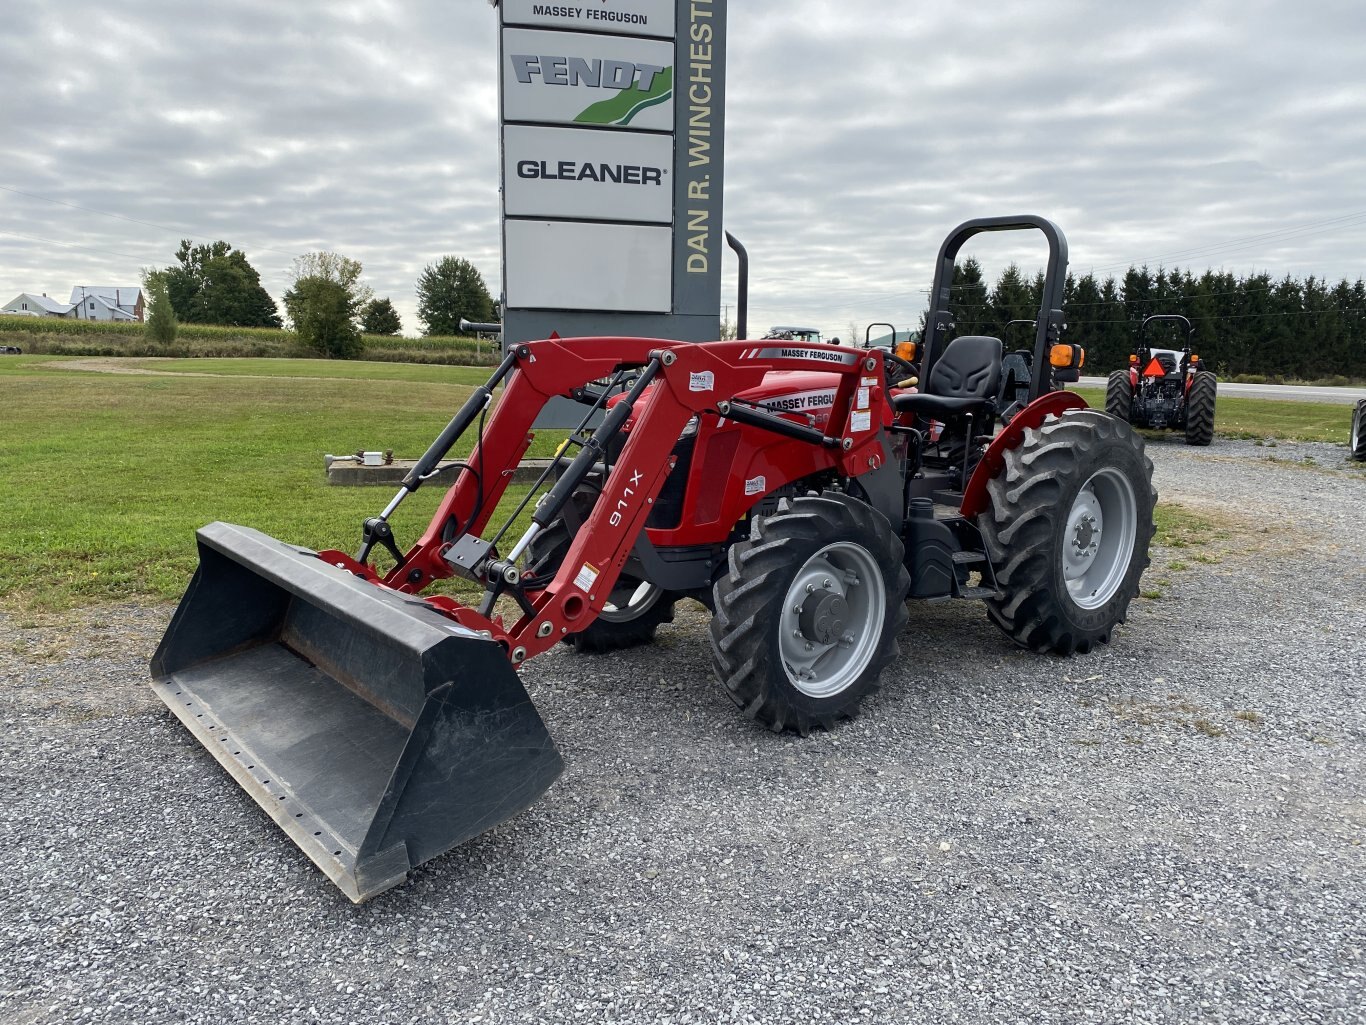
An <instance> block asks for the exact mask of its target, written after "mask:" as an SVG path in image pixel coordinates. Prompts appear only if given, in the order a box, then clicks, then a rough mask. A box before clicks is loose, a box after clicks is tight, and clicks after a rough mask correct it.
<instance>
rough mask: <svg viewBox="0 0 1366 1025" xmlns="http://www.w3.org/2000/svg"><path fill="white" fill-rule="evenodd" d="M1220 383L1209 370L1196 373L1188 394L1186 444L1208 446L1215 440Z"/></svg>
mask: <svg viewBox="0 0 1366 1025" xmlns="http://www.w3.org/2000/svg"><path fill="white" fill-rule="evenodd" d="M1218 391H1219V381H1218V379H1217V378H1216V377H1215V376H1214V375H1213V374H1211V373H1210V372H1209V371H1208V370H1199V371H1196V374H1195V378H1194V380H1192V381H1191V390H1190V391H1189V392H1187V393H1186V444H1187V445H1208V444H1209V443H1210V442H1211V441H1213V440H1214V399H1215V395H1216V394H1217V393H1218Z"/></svg>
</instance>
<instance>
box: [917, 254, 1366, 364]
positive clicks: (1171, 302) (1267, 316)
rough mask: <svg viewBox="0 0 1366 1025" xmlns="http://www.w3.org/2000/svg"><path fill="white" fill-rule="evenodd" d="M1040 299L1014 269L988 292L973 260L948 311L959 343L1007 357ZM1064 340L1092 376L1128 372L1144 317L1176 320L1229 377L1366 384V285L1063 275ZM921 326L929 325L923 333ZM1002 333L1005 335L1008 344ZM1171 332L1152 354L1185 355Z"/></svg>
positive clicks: (1034, 285)
mask: <svg viewBox="0 0 1366 1025" xmlns="http://www.w3.org/2000/svg"><path fill="white" fill-rule="evenodd" d="M1042 294H1043V273H1042V272H1039V273H1037V274H1035V275H1034V276H1033V277H1030V276H1028V275H1027V274H1025V273H1023V272H1022V271H1021V270H1020V268H1019V267H1018V266H1016V265H1015V264H1011V265H1010V266H1009V267H1007V268H1006V269H1005V270H1004V271H1003V272H1002V273H1001V276H1000V278H999V279H998V280H997V281H996V283H995V284H994V285H992V286H988V284H987V282H986V281H985V280H984V279H983V275H982V268H981V265H980V264H978V263H977V261H976V260H975V259H972V258H969V259H966V260H964V261H962V262H961V263H960V264H959V265H958V266H956V267H955V268H954V276H953V290H952V292H951V299H950V304H949V305H950V311H951V312H952V314H953V318H954V323H955V324H956V325H957V328H956V333H957V334H960V335H967V334H986V335H995V336H997V337H1001V338H1002V340H1003V341H1004V342H1005V343H1006V348H1007V349H1013V348H1027V347H1029V346H1030V345H1031V344H1032V334H1031V332H1030V331H1029V329H1028V328H1025V327H1014V328H1011V329H1009V331H1008V332H1006V325H1007V324H1008V323H1009V322H1010V321H1012V320H1030V321H1032V320H1034V318H1035V317H1036V316H1037V314H1038V309H1039V302H1040V297H1041V296H1042ZM1063 312H1064V314H1065V315H1066V320H1067V325H1068V330H1067V336H1066V337H1067V340H1068V341H1070V342H1076V343H1079V344H1081V345H1082V346H1084V347H1085V348H1086V366H1087V369H1088V370H1089V371H1092V372H1095V373H1098V374H1103V373H1105V372H1107V371H1109V370H1113V369H1115V368H1117V367H1121V366H1124V365H1125V364H1127V362H1128V358H1129V353H1130V352H1132V351H1133V347H1134V345H1135V342H1136V340H1137V338H1138V334H1139V325H1140V324H1142V322H1143V319H1144V318H1145V317H1149V316H1152V315H1154V314H1159V313H1177V314H1180V315H1182V316H1184V317H1186V318H1187V319H1188V320H1190V322H1191V327H1192V328H1193V329H1194V334H1193V337H1192V339H1191V346H1192V347H1193V348H1194V350H1195V351H1196V352H1197V353H1198V354H1199V355H1200V357H1201V359H1203V360H1204V361H1205V362H1206V363H1207V364H1208V365H1209V366H1211V367H1213V368H1215V370H1216V371H1217V372H1218V373H1219V374H1220V375H1221V376H1224V377H1232V376H1236V375H1239V374H1257V375H1264V376H1267V377H1283V378H1293V379H1298V380H1319V379H1322V378H1327V377H1352V378H1363V377H1366V284H1363V282H1362V280H1361V279H1360V278H1358V279H1357V281H1356V282H1355V283H1349V282H1348V281H1346V280H1345V279H1344V280H1342V281H1339V282H1338V283H1337V284H1331V283H1329V282H1328V281H1326V280H1324V279H1322V278H1317V277H1314V276H1312V275H1311V276H1310V277H1308V278H1305V279H1304V280H1299V279H1296V278H1292V277H1288V276H1287V277H1284V278H1280V279H1276V278H1273V277H1272V276H1271V275H1270V274H1266V273H1261V274H1251V275H1235V274H1233V273H1231V272H1228V271H1214V270H1206V271H1204V272H1203V273H1201V274H1199V275H1198V276H1197V275H1196V274H1195V273H1194V272H1192V271H1191V270H1189V269H1180V268H1175V267H1174V268H1172V269H1170V270H1166V269H1163V268H1158V269H1157V271H1155V272H1154V271H1152V270H1150V269H1149V268H1148V267H1146V266H1145V267H1130V268H1129V269H1128V271H1126V272H1125V274H1124V276H1123V277H1122V278H1118V279H1116V278H1114V277H1108V278H1105V279H1104V280H1103V281H1102V280H1099V279H1097V278H1096V277H1095V276H1094V275H1091V274H1086V275H1083V276H1081V277H1078V276H1076V275H1074V274H1068V275H1067V282H1066V288H1065V290H1064V295H1063ZM922 326H923V325H922ZM1002 332H1006V333H1005V334H1002ZM1181 334H1182V332H1181V331H1180V330H1179V328H1177V327H1176V326H1175V325H1173V324H1171V323H1170V322H1169V323H1165V324H1164V323H1157V324H1153V325H1151V326H1150V327H1149V329H1148V331H1147V332H1146V333H1145V340H1146V341H1147V343H1148V344H1150V345H1154V346H1158V347H1162V348H1180V347H1181V346H1182V345H1183V344H1184V342H1185V339H1184V338H1181V337H1180V335H1181Z"/></svg>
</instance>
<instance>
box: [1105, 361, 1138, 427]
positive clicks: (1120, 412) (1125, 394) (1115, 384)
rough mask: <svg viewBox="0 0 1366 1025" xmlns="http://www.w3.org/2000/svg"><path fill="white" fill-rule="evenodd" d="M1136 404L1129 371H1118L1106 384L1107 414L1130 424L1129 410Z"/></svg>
mask: <svg viewBox="0 0 1366 1025" xmlns="http://www.w3.org/2000/svg"><path fill="white" fill-rule="evenodd" d="M1133 404H1134V389H1133V385H1131V384H1130V383H1129V371H1127V370H1116V371H1115V372H1114V373H1112V374H1111V375H1110V379H1109V380H1108V381H1106V382H1105V412H1107V413H1109V414H1110V415H1111V416H1117V417H1119V418H1120V419H1121V420H1123V421H1124V422H1125V423H1128V422H1129V410H1130V409H1131V408H1133Z"/></svg>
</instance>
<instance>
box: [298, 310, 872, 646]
mask: <svg viewBox="0 0 1366 1025" xmlns="http://www.w3.org/2000/svg"><path fill="white" fill-rule="evenodd" d="M624 368H625V369H636V370H638V371H639V376H638V377H637V379H636V383H635V386H634V388H633V391H632V392H631V393H630V394H628V395H627V396H626V397H625V399H624V400H623V401H622V402H618V403H616V404H614V405H613V406H612V408H611V410H610V411H609V412H608V414H607V416H606V417H605V418H604V422H603V425H602V426H601V427H600V428H599V429H598V430H597V431H596V432H594V434H593V436H591V437H586V438H579V439H577V441H576V443H578V444H580V446H581V448H580V452H579V454H578V456H577V457H576V458H575V459H574V460H573V461H572V462H570V463H569V464H568V465H567V466H566V467H564V468H563V470H562V472H561V474H560V479H559V482H558V483H557V484H556V486H555V487H554V488H553V489H552V490H551V492H550V493H549V494H548V495H547V496H546V497H545V498H544V499H543V500H542V501H541V502H540V503H539V504H538V505H537V507H536V511H535V513H534V515H533V527H532V528H531V531H533V532H535V531H538V530H539V529H541V528H543V527H545V526H546V525H547V524H549V523H550V522H552V521H553V520H554V519H555V518H556V517H558V516H559V515H560V513H561V512H562V510H563V508H564V506H565V505H566V504H567V502H568V501H569V498H570V496H571V494H572V493H573V491H574V488H575V487H576V486H577V485H578V484H579V483H580V482H581V481H582V480H583V479H584V477H585V476H586V473H587V471H588V470H589V469H590V468H591V467H593V466H594V465H595V464H600V460H601V458H602V457H601V453H602V452H604V451H605V450H606V448H607V446H608V444H609V442H610V440H611V437H612V436H613V435H615V434H616V433H617V432H619V431H620V430H621V428H622V426H623V425H624V424H625V423H626V422H627V421H628V420H629V421H630V422H631V425H632V426H631V429H630V431H629V433H628V434H627V436H626V444H625V447H624V448H623V449H622V450H621V452H620V454H619V455H618V456H617V457H616V459H615V460H614V462H613V465H612V467H611V471H610V473H609V474H608V476H607V478H606V480H605V481H604V482H603V499H602V500H601V501H599V502H597V503H596V504H595V505H594V508H593V510H592V511H591V513H590V515H589V517H588V519H587V521H586V522H585V523H584V524H583V527H582V529H580V530H579V531H578V532H577V533H576V535H575V538H574V540H573V542H572V544H571V546H570V548H569V550H568V552H567V554H566V556H565V558H564V560H563V562H562V563H561V565H560V568H559V570H558V571H557V573H556V576H555V577H554V579H553V580H552V581H551V582H550V583H549V584H548V585H547V586H546V587H545V588H544V589H543V590H541V591H540V592H539V593H536V594H530V595H526V596H525V601H519V604H521V605H522V608H523V614H522V616H521V617H520V618H519V619H518V620H517V622H516V623H514V624H513V625H512V626H511V627H507V628H504V626H503V624H502V622H501V620H500V619H499V618H498V617H496V616H494V615H493V614H492V603H491V602H486V603H485V605H484V606H482V607H480V608H479V609H474V608H470V607H469V606H466V605H464V604H462V603H460V602H457V601H455V600H453V599H450V598H445V597H442V596H435V597H432V598H429V599H428V601H429V602H430V603H431V604H432V605H433V606H434V607H436V608H438V609H439V610H441V611H442V612H443V613H444V614H445V615H447V616H449V617H450V618H452V619H454V620H456V621H457V622H459V623H461V624H462V625H464V626H467V627H469V628H470V629H473V630H476V631H480V632H487V633H488V634H489V635H491V636H493V637H494V638H495V639H496V640H498V641H499V642H500V643H502V644H503V645H504V646H505V648H506V649H507V651H508V654H509V657H510V659H511V661H512V663H513V664H514V665H520V664H521V663H522V662H523V661H525V660H526V659H527V658H530V657H532V656H533V655H536V654H538V653H540V652H542V651H545V650H546V649H548V648H550V647H552V646H553V645H554V644H556V643H557V642H558V641H559V639H560V638H561V637H563V636H564V635H566V634H568V633H571V632H575V631H578V630H582V629H583V628H584V627H585V626H587V625H588V623H590V622H591V621H592V620H593V619H594V618H595V617H596V616H597V615H598V614H599V613H600V612H601V611H602V609H603V606H604V605H606V604H607V603H608V601H609V600H610V596H611V593H612V588H613V586H614V585H615V584H616V582H617V579H618V577H619V576H620V573H621V570H622V567H623V566H624V565H625V563H626V560H627V558H628V557H629V555H630V553H631V550H632V548H633V547H634V545H635V542H636V539H637V538H638V537H639V535H640V533H641V532H642V531H643V530H644V529H645V521H646V520H647V519H648V517H649V513H650V510H651V507H652V506H653V504H654V502H655V499H656V498H657V497H658V496H659V492H660V490H661V489H662V488H663V486H664V481H665V479H666V478H667V477H668V474H669V471H670V469H671V468H672V465H673V464H672V460H671V458H669V457H665V458H661V457H660V454H661V453H668V452H670V450H671V449H672V447H673V445H674V442H675V441H676V440H677V439H678V437H679V435H680V434H681V433H682V431H683V428H684V426H685V425H686V424H687V422H688V420H689V419H690V418H691V417H692V416H694V415H696V414H699V413H702V412H711V413H715V414H717V415H728V416H731V417H732V418H735V419H737V420H743V421H744V422H747V423H754V424H756V425H758V426H761V427H767V428H768V429H770V430H773V431H775V432H778V433H788V434H789V436H791V435H792V433H793V432H796V433H797V434H799V435H802V432H805V433H804V435H802V436H804V437H805V438H806V440H808V441H809V442H810V443H811V444H812V445H813V447H814V448H815V449H817V450H820V451H823V452H825V453H826V455H825V461H826V465H828V466H830V467H838V468H839V469H840V470H841V471H842V472H844V473H845V474H847V475H849V476H855V475H857V474H858V473H861V472H866V471H867V470H868V469H870V468H875V467H877V466H880V465H881V464H882V463H883V462H884V461H885V459H886V452H885V449H884V446H883V445H882V443H881V440H880V434H879V432H878V431H877V429H876V428H877V427H878V425H879V424H880V423H881V419H882V415H881V405H880V404H881V403H882V401H883V396H882V388H881V381H882V376H881V374H882V368H881V363H880V358H879V354H876V353H874V354H870V353H867V352H865V351H861V350H852V349H837V348H834V347H830V346H803V345H793V344H788V345H785V346H777V345H769V346H766V347H765V346H755V345H754V344H753V343H747V342H735V343H717V344H709V345H696V344H693V343H680V342H672V341H665V340H661V339H641V338H612V337H604V338H587V339H585V338H577V339H568V340H564V341H559V340H549V341H542V342H535V343H530V344H527V345H523V346H519V347H518V349H517V350H516V363H515V368H514V372H513V373H512V374H511V375H510V377H509V379H508V383H507V387H506V389H505V391H504V393H503V396H502V398H501V400H500V401H499V402H498V404H497V406H496V407H495V409H494V410H493V412H492V414H491V415H490V416H489V417H488V420H487V423H486V424H484V425H483V427H482V429H481V431H480V437H479V439H478V440H477V442H476V444H475V446H474V448H473V450H472V452H471V454H470V456H469V458H468V459H466V460H465V461H464V463H465V468H464V469H463V470H462V471H461V473H460V476H459V477H458V478H457V480H456V481H455V483H454V484H452V485H451V487H450V488H449V489H448V490H447V492H446V495H445V496H444V497H443V498H442V500H441V503H440V504H439V506H438V507H437V510H436V512H435V513H434V514H433V516H432V519H431V521H430V523H429V524H428V526H427V529H426V531H425V532H424V533H423V535H422V537H421V538H420V539H419V540H418V542H417V543H416V544H415V545H414V546H413V547H412V548H411V549H409V551H408V552H407V553H406V554H405V556H404V558H403V561H402V562H401V564H400V565H398V566H396V567H395V568H394V569H393V570H392V571H391V572H390V573H389V574H388V576H387V577H386V578H385V579H384V581H383V583H384V585H385V586H388V587H391V588H394V589H395V590H401V591H405V592H408V593H416V592H419V591H421V590H422V589H424V588H425V587H426V586H427V585H429V584H430V583H431V582H432V581H434V580H437V579H441V578H444V577H449V576H451V575H452V574H453V573H455V572H459V570H458V569H457V568H456V566H457V565H460V558H459V555H458V553H457V554H456V555H455V556H453V555H452V553H453V551H454V550H455V549H457V548H458V547H460V546H465V547H466V548H468V549H469V550H473V551H478V549H477V548H474V547H472V546H471V543H470V542H467V541H465V540H463V539H465V538H472V537H475V536H478V535H481V534H483V533H484V532H485V531H486V529H487V528H488V526H489V524H490V522H491V519H492V517H493V515H494V511H495V508H496V507H497V505H498V502H499V500H500V499H501V498H502V497H503V495H504V493H505V491H506V488H507V484H508V482H509V481H510V480H511V478H512V471H513V470H514V469H515V468H516V466H517V464H518V462H519V461H520V459H521V457H522V455H523V454H524V453H525V452H526V450H527V447H528V446H529V445H530V443H531V440H532V438H533V437H534V433H533V429H532V428H533V425H534V423H535V420H536V417H537V415H538V414H539V413H540V411H541V409H542V408H543V407H544V406H545V404H546V403H547V402H548V401H549V400H550V399H551V398H552V397H556V396H560V397H566V398H581V397H582V396H583V394H584V390H585V389H587V388H589V387H590V386H591V385H592V384H593V382H596V381H601V380H604V379H607V378H610V377H611V376H612V375H613V374H615V373H617V372H618V371H620V370H622V369H624ZM780 369H781V370H820V371H822V372H825V373H830V372H832V371H833V372H836V373H838V374H839V375H840V383H839V386H838V388H837V390H836V398H835V402H834V412H833V414H832V417H831V420H830V422H829V424H827V425H826V428H825V431H824V432H822V431H816V430H814V429H813V428H806V427H802V426H800V425H797V424H794V423H793V422H792V421H790V420H787V419H783V418H781V417H778V416H775V415H773V414H769V413H765V412H763V411H760V410H753V409H748V408H745V407H742V406H741V405H740V404H737V403H734V402H733V401H732V397H733V396H735V395H736V394H738V393H741V392H744V391H745V390H747V389H750V388H753V387H756V386H757V385H759V384H760V383H761V382H762V381H763V378H764V376H765V375H766V374H767V373H768V372H769V371H772V370H780ZM874 381H875V382H877V384H876V385H874V384H872V383H871V382H874ZM860 399H862V405H861V406H860V403H859V400H860ZM874 405H876V406H877V408H872V407H874ZM528 540H529V538H528V537H527V536H524V537H523V538H522V539H520V540H518V541H517V542H516V544H515V545H514V546H513V547H511V548H510V549H508V548H507V545H504V549H505V550H504V551H503V552H502V553H498V552H490V553H489V554H488V558H487V561H485V562H484V563H481V564H480V566H479V574H478V576H479V577H482V578H483V582H486V583H487V584H488V586H489V588H490V593H492V594H495V595H497V594H500V593H512V594H516V593H518V589H517V584H518V580H517V570H516V567H515V565H514V564H515V562H516V557H515V556H516V555H518V554H520V553H521V552H522V551H523V550H525V547H526V542H527V541H528ZM336 554H337V553H331V552H329V553H325V556H326V557H328V558H331V557H333V556H335V555H336ZM500 554H501V557H499V556H500ZM509 555H511V556H512V557H511V558H509ZM453 561H454V563H455V565H453ZM495 570H496V572H497V573H498V574H499V576H497V577H494V576H492V575H491V571H495ZM466 575H469V574H466Z"/></svg>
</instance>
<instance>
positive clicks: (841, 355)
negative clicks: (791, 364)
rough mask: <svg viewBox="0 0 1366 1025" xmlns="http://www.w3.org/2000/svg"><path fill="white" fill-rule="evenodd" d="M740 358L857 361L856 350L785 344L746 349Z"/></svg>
mask: <svg viewBox="0 0 1366 1025" xmlns="http://www.w3.org/2000/svg"><path fill="white" fill-rule="evenodd" d="M740 358H741V359H814V360H819V361H820V362H822V363H839V364H841V365H842V366H849V365H850V364H852V363H857V362H858V361H859V358H860V357H859V354H858V353H856V352H841V351H840V350H839V349H825V348H821V349H795V348H791V347H786V346H769V347H768V348H766V349H746V350H745V351H744V352H743V353H741V354H740Z"/></svg>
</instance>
